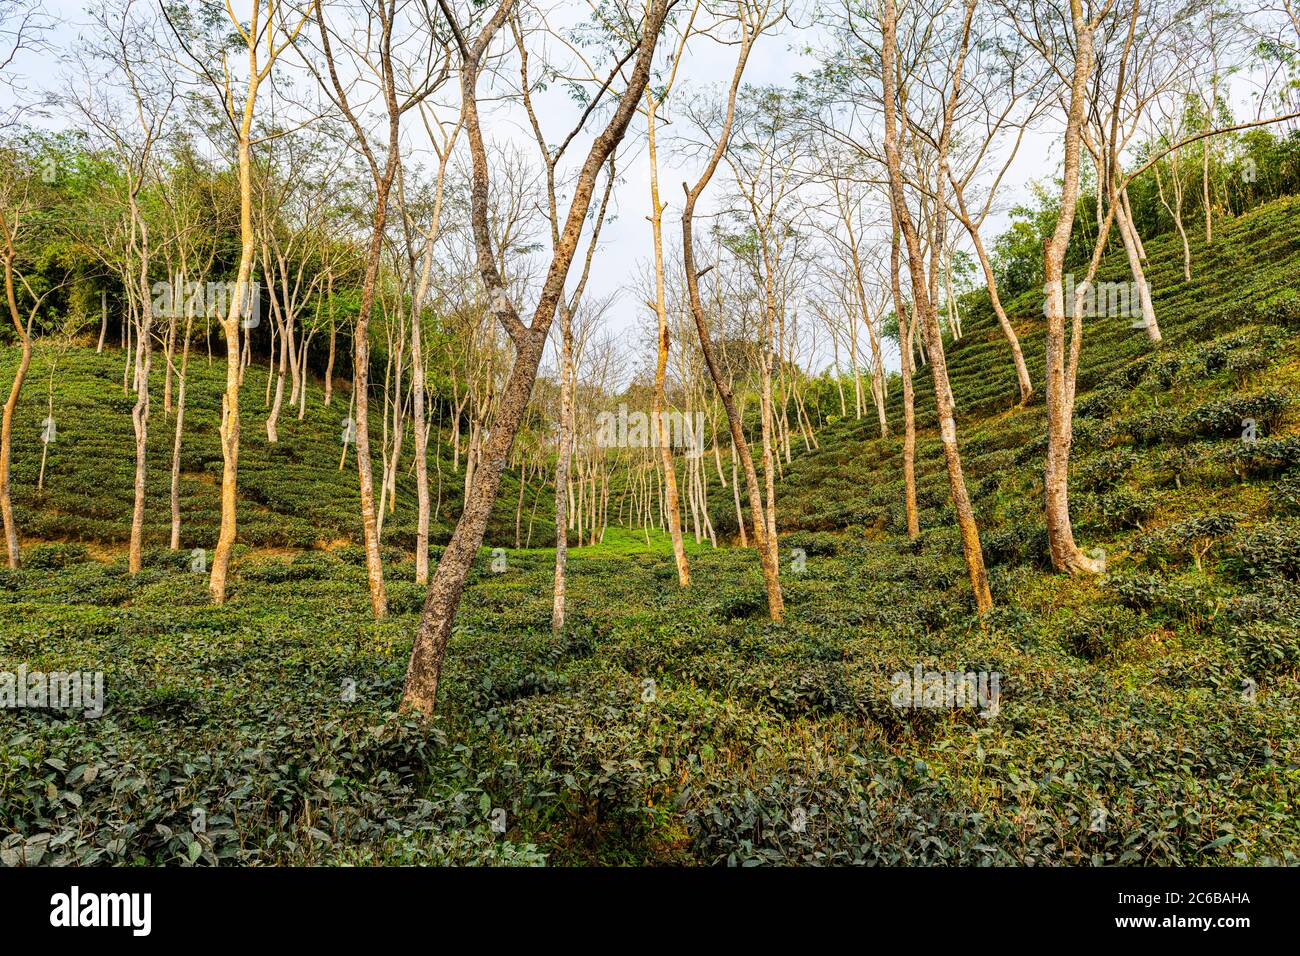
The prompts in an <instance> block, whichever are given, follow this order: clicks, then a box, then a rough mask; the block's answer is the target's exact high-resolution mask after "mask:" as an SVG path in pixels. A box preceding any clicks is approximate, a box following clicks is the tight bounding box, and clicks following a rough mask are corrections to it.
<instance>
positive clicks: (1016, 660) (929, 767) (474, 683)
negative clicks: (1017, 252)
mask: <svg viewBox="0 0 1300 956" xmlns="http://www.w3.org/2000/svg"><path fill="white" fill-rule="evenodd" d="M788 543H789V545H790V546H791V547H802V548H803V549H804V550H805V552H806V554H807V559H806V560H807V564H806V568H805V570H804V571H803V573H801V574H797V575H796V574H794V573H791V574H790V575H789V576H788V577H787V581H786V586H787V594H788V601H789V607H790V615H789V619H788V620H787V621H786V622H785V623H783V624H780V625H774V624H771V623H770V622H768V621H766V620H765V619H764V614H763V592H762V586H761V581H760V579H759V577H758V575H757V572H756V570H755V568H754V562H753V560H752V555H751V554H748V553H746V552H744V551H740V550H720V551H717V552H712V553H699V554H697V555H695V558H694V560H695V571H694V575H693V583H692V587H691V591H690V593H689V594H683V593H679V592H678V591H677V588H676V584H675V582H674V580H673V577H672V565H671V561H670V559H669V556H668V553H667V552H666V550H665V549H664V548H663V547H662V545H661V543H660V542H656V546H657V547H656V548H652V549H645V548H644V547H642V549H641V550H635V549H634V548H633V546H632V545H631V544H629V545H628V547H627V548H626V550H624V551H623V552H622V553H619V552H617V551H615V550H614V549H612V548H609V549H606V551H605V553H602V554H599V555H590V556H589V555H585V554H583V553H581V552H579V553H577V554H575V556H574V558H573V561H572V564H571V567H572V580H571V584H570V595H571V600H572V610H571V617H572V626H571V627H570V629H569V631H568V633H567V634H566V635H565V636H564V637H563V638H562V639H553V638H552V637H551V636H550V633H549V628H548V626H547V625H548V615H549V595H548V589H547V580H548V575H549V560H548V558H549V556H548V555H546V554H544V553H537V552H526V551H525V552H512V553H510V554H509V555H508V557H507V563H506V569H505V570H504V571H502V572H499V573H497V572H494V571H493V570H492V556H491V554H489V553H488V552H484V554H483V555H482V556H481V558H480V560H479V562H478V566H477V567H476V569H475V574H474V579H473V581H472V583H471V586H470V589H469V591H468V593H467V596H466V600H465V604H464V606H463V611H462V616H461V618H460V620H459V622H458V625H457V629H456V633H455V635H454V637H453V639H452V642H451V646H450V649H449V655H448V668H447V672H446V676H445V684H444V688H443V696H442V699H441V705H440V716H439V719H438V721H437V723H436V726H435V728H434V729H433V730H432V731H427V730H423V729H421V727H420V726H419V725H418V724H416V723H414V722H412V721H410V720H406V719H402V718H398V717H393V716H391V712H392V710H393V708H394V706H395V704H396V702H397V700H398V697H399V695H400V690H401V680H402V674H403V671H404V666H405V663H406V656H407V653H408V650H409V641H410V635H411V633H412V631H413V628H414V623H415V617H416V612H417V609H418V605H419V601H420V597H421V595H420V590H419V589H418V588H417V587H416V586H415V585H414V584H411V583H408V580H409V577H410V570H411V568H410V563H409V562H407V561H403V562H399V563H396V564H393V565H391V566H390V568H389V571H390V573H391V575H392V577H393V579H394V582H393V586H392V600H393V605H394V608H395V610H396V612H397V613H396V614H395V615H394V617H393V618H392V619H391V620H390V621H387V622H384V623H380V624H376V623H374V622H372V621H370V620H369V619H368V610H367V606H366V597H365V586H364V569H363V568H362V567H361V566H359V565H358V564H356V563H350V562H348V561H347V560H344V559H342V558H340V557H337V556H335V555H331V554H327V553H325V552H304V553H302V554H300V555H297V556H295V557H293V558H292V559H289V560H285V559H283V558H280V557H274V556H259V555H245V556H244V557H242V558H241V560H240V562H239V564H238V570H237V575H238V580H237V584H236V586H235V588H234V589H233V594H232V602H231V604H230V605H229V606H228V607H227V608H224V609H214V608H212V607H210V606H208V605H207V602H206V599H205V596H204V595H205V592H204V582H203V577H202V576H201V575H196V574H192V573H190V572H189V571H188V570H187V568H186V566H185V565H184V563H182V562H176V561H171V562H169V561H168V556H167V555H166V554H160V553H155V554H152V555H151V557H152V558H153V560H152V561H151V562H150V566H149V568H148V569H147V570H146V571H145V572H143V573H142V574H141V575H140V576H139V577H138V578H136V579H134V580H133V579H132V578H131V577H130V576H129V575H128V574H127V573H126V569H125V567H124V566H123V565H122V564H120V563H114V564H104V563H99V562H94V561H84V560H77V556H76V555H75V554H74V555H65V557H68V558H70V559H71V563H68V564H66V565H65V566H63V567H59V568H49V569H41V568H28V569H25V570H21V571H17V572H4V574H3V578H2V579H0V580H2V583H3V586H4V588H5V589H6V595H5V596H6V598H7V600H6V601H5V602H4V603H3V605H0V631H2V632H3V634H4V638H3V644H2V645H0V659H3V660H4V661H5V662H6V666H7V667H9V668H11V669H12V666H13V665H14V664H15V663H16V662H24V663H25V664H26V665H27V667H28V668H29V670H37V669H40V670H44V671H54V670H64V671H68V670H88V671H89V670H103V671H105V672H106V708H105V712H104V714H103V716H102V717H100V718H98V719H86V718H84V717H82V716H79V715H75V714H57V713H52V712H48V711H36V710H26V711H9V712H5V713H4V715H3V716H0V724H3V727H2V730H3V733H0V740H2V741H3V743H2V744H0V768H2V770H0V808H2V809H0V827H3V829H4V830H6V831H8V832H9V835H8V836H7V837H5V838H3V839H2V840H0V852H3V854H4V859H5V860H6V861H7V862H10V863H14V862H21V861H26V862H38V861H39V862H46V863H48V862H72V861H77V862H101V863H102V862H118V863H184V862H190V861H193V862H197V863H223V864H233V863H259V864H269V863H336V862H349V863H376V862H414V863H425V862H427V863H447V862H475V863H510V864H513V863H534V862H541V861H543V860H545V861H548V862H551V863H556V864H574V863H592V862H601V863H720V862H731V863H756V862H786V863H813V862H823V863H833V862H843V863H849V862H868V863H893V862H902V863H939V862H952V863H1013V862H1015V863H1037V864H1051V863H1088V862H1106V863H1116V862H1118V863H1177V864H1204V863H1214V862H1217V863H1223V862H1234V861H1246V862H1252V863H1257V862H1272V861H1292V860H1294V858H1295V854H1296V850H1297V847H1300V824H1298V822H1297V819H1296V816H1295V813H1294V806H1295V803H1296V800H1297V798H1298V797H1300V793H1298V792H1297V791H1298V790H1300V768H1298V767H1297V766H1296V763H1297V755H1296V754H1293V753H1291V752H1290V750H1289V749H1288V748H1289V747H1290V745H1291V744H1290V742H1291V741H1292V740H1293V739H1294V736H1295V731H1296V723H1295V716H1294V714H1295V711H1294V709H1293V708H1292V707H1290V706H1288V705H1289V703H1290V701H1293V700H1294V699H1295V698H1296V697H1297V695H1300V687H1297V684H1296V681H1295V679H1294V676H1293V675H1283V674H1279V673H1276V671H1273V670H1270V673H1271V675H1272V676H1270V677H1268V678H1267V680H1266V681H1263V682H1262V683H1261V687H1260V690H1259V692H1258V695H1257V696H1256V698H1255V700H1254V701H1253V703H1252V702H1251V701H1250V700H1248V699H1247V698H1246V697H1244V696H1243V694H1242V693H1241V692H1240V690H1239V681H1240V678H1241V675H1243V674H1245V673H1248V672H1252V664H1251V661H1250V658H1249V655H1248V654H1246V653H1244V652H1243V651H1242V649H1240V648H1238V647H1237V646H1236V645H1234V644H1232V643H1231V642H1230V641H1226V640H1225V639H1223V638H1220V637H1218V636H1217V635H1218V632H1217V631H1216V630H1215V629H1214V628H1212V627H1211V628H1188V627H1187V626H1186V625H1185V622H1184V619H1183V618H1182V617H1181V616H1178V615H1174V614H1169V613H1166V612H1163V611H1155V612H1153V611H1146V612H1138V611H1131V612H1128V614H1127V616H1124V617H1122V618H1120V620H1122V621H1123V624H1124V630H1123V633H1124V634H1126V635H1127V637H1125V638H1123V639H1122V640H1121V639H1119V637H1118V634H1119V631H1117V630H1108V629H1107V625H1106V624H1105V622H1102V621H1100V620H1097V621H1095V633H1094V632H1093V631H1086V632H1085V630H1082V629H1081V623H1080V622H1082V621H1085V620H1094V619H1093V618H1091V617H1086V616H1084V615H1082V614H1077V613H1075V612H1073V611H1072V610H1071V608H1080V607H1092V605H1093V602H1094V601H1095V600H1096V599H1097V597H1098V595H1099V593H1101V592H1102V591H1104V590H1105V587H1106V586H1098V585H1095V584H1084V583H1077V582H1071V581H1068V580H1064V579H1060V578H1051V577H1047V576H1045V575H1040V574H1036V573H1034V572H1031V571H1027V570H1022V571H1018V572H1014V573H999V574H998V575H997V580H998V594H997V596H998V598H999V601H1000V604H1001V608H1000V609H999V610H997V611H996V612H994V614H993V615H992V617H991V618H990V619H989V620H988V621H987V623H986V626H985V627H984V628H981V627H980V626H979V624H978V622H977V621H976V620H975V618H974V617H973V616H972V614H971V613H970V607H969V601H968V597H967V594H966V593H965V588H964V586H963V583H962V574H961V566H960V561H959V559H958V558H957V557H956V556H955V554H954V553H953V542H952V541H950V540H948V539H947V538H946V536H943V535H928V536H927V537H926V539H925V541H924V542H923V543H922V544H921V545H920V546H913V545H911V544H908V543H904V542H899V541H895V540H890V541H875V542H868V541H861V540H858V541H853V540H849V539H845V538H842V537H836V536H831V535H809V534H802V535H795V536H791V538H790V539H789V541H788ZM1272 599H1273V600H1275V601H1277V602H1283V603H1286V602H1291V605H1292V610H1293V611H1294V606H1293V605H1294V601H1295V597H1294V594H1293V593H1289V592H1288V593H1283V592H1279V593H1277V594H1274V595H1273V598H1272ZM1130 603H1133V602H1132V601H1130ZM1122 606H1124V607H1127V605H1122ZM1221 616H1222V614H1221ZM1097 635H1101V637H1100V638H1099V637H1098V636H1097ZM1112 636H1113V637H1115V643H1114V646H1111V645H1110V644H1109V643H1108V639H1109V637H1112ZM1087 640H1101V642H1102V643H1103V644H1105V645H1106V653H1107V657H1106V658H1105V660H1103V661H1100V662H1096V661H1093V660H1091V659H1089V658H1088V657H1087V656H1085V655H1084V654H1082V653H1081V652H1080V647H1079V646H1078V643H1079V642H1080V641H1084V642H1085V643H1086V641H1087ZM917 664H920V665H922V666H923V667H924V668H925V669H927V670H930V669H935V670H939V671H950V670H952V671H962V672H966V671H976V672H978V671H986V672H997V673H999V674H1001V675H1002V683H1001V700H1000V707H999V709H998V711H997V713H996V715H995V716H992V717H988V716H985V715H984V713H983V712H980V711H976V710H925V709H915V710H908V709H898V708H895V707H893V706H892V705H891V702H890V692H891V683H890V678H891V675H893V674H894V673H895V672H898V671H911V670H912V668H913V667H914V666H915V665H917ZM1260 673H1261V678H1262V677H1263V676H1264V675H1263V673H1262V672H1260ZM1099 807H1100V808H1103V809H1104V812H1105V814H1106V826H1105V828H1104V830H1094V829H1093V828H1092V825H1093V821H1094V820H1095V815H1096V812H1097V811H1096V808H1099ZM196 820H202V821H203V825H202V826H198V827H196V825H195V821H196ZM494 822H495V823H497V824H498V826H497V828H496V829H494ZM502 826H504V832H503V833H502V832H498V831H499V830H500V829H501V827H502ZM196 829H198V830H199V831H200V832H198V833H197V834H196V833H195V830H196Z"/></svg>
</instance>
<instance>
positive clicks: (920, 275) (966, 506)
mask: <svg viewBox="0 0 1300 956" xmlns="http://www.w3.org/2000/svg"><path fill="white" fill-rule="evenodd" d="M973 6H974V3H973V0H968V3H967V8H966V30H967V31H968V30H969V23H970V19H971V15H972V12H973ZM896 16H897V14H896V11H895V6H894V0H885V15H884V18H883V23H882V41H883V42H882V44H881V65H882V72H883V74H884V102H885V154H886V161H887V165H888V168H889V180H890V192H891V196H892V200H893V208H894V210H895V218H896V220H897V222H898V225H899V228H900V229H901V231H902V234H903V240H904V242H905V243H906V244H907V258H908V271H909V273H910V274H911V279H912V302H913V305H914V307H915V310H916V321H917V322H919V323H920V325H921V335H922V339H923V341H924V343H925V350H926V354H927V355H928V357H929V363H930V375H931V379H932V381H933V383H934V397H935V409H936V411H937V412H938V417H939V437H940V440H941V442H942V444H943V454H944V462H945V464H946V465H947V469H948V488H949V492H950V494H951V497H952V504H953V510H954V511H955V512H956V515H957V527H958V530H959V531H960V533H961V539H962V552H963V555H964V557H965V559H966V570H967V573H968V574H969V576H970V583H971V590H972V592H973V593H974V596H975V606H976V608H978V610H979V612H980V613H981V614H983V613H984V612H986V611H988V610H990V609H991V608H992V607H993V598H992V596H991V594H990V592H989V581H988V573H987V571H986V570H985V567H984V554H983V551H982V550H981V548H980V539H979V528H978V526H977V525H976V523H975V515H974V511H973V510H972V508H971V503H970V496H969V495H968V494H967V491H966V479H965V476H964V474H963V472H962V463H961V452H960V450H959V448H958V446H957V424H956V416H955V408H954V401H953V395H952V387H951V385H950V384H949V382H948V363H947V359H946V358H945V356H944V350H943V338H942V336H941V334H940V331H939V317H938V314H937V313H936V311H935V306H934V301H933V299H932V298H931V295H930V290H929V289H928V288H927V285H926V281H925V276H926V268H925V261H924V257H923V255H922V252H921V243H920V237H919V236H918V235H917V231H916V227H915V225H914V224H913V222H912V218H911V214H910V213H909V212H908V210H907V199H906V194H905V193H904V191H903V172H902V163H901V160H900V157H899V150H898V140H897V131H896V125H897V119H896V109H897V107H896V104H895V101H894V97H895V83H896V77H895V66H894V62H895V57H896V56H897V35H896V30H897V19H896ZM965 51H966V46H965V37H963V44H962V47H961V50H960V52H959V53H958V55H957V60H956V65H955V67H954V68H953V72H952V76H953V83H952V92H951V93H950V95H949V99H948V102H947V105H946V110H945V116H944V127H943V132H942V134H941V136H940V140H939V147H938V151H937V152H938V160H939V164H940V166H942V167H946V164H947V149H948V142H949V131H950V129H951V119H952V112H953V110H954V109H955V105H956V100H957V96H958V91H959V88H960V84H961V71H962V68H963V64H964V61H965ZM945 171H946V169H945ZM938 182H939V186H938V191H939V196H938V198H937V200H936V203H935V208H936V212H935V215H936V216H939V215H941V210H942V209H943V195H942V192H943V184H944V177H943V176H940V177H939V180H938ZM937 265H938V249H937V248H933V249H932V250H931V264H930V278H931V281H932V282H933V281H934V280H935V279H936V278H937V277H936V276H935V274H934V270H935V269H936V268H937Z"/></svg>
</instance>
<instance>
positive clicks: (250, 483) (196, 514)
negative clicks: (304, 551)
mask: <svg viewBox="0 0 1300 956" xmlns="http://www.w3.org/2000/svg"><path fill="white" fill-rule="evenodd" d="M196 348H201V347H196ZM123 360H124V357H123V355H122V353H121V351H120V350H117V349H110V350H106V351H105V353H104V354H102V355H96V354H95V352H94V349H93V348H86V347H82V346H73V347H71V348H69V349H67V350H66V351H65V352H58V351H55V350H53V349H51V348H50V347H49V346H48V344H44V343H38V346H37V350H36V353H35V355H34V357H33V360H32V365H31V369H30V370H29V372H28V379H27V382H26V385H25V387H24V389H23V394H22V400H21V401H20V403H19V406H18V412H17V415H16V416H15V422H14V435H15V439H14V453H13V479H12V487H13V495H14V502H15V510H16V512H17V521H18V527H19V530H20V533H21V535H22V537H23V540H24V541H27V542H29V543H32V544H35V543H39V542H41V541H76V542H85V543H88V544H91V545H98V546H106V547H107V548H108V549H109V550H113V549H114V547H115V546H120V545H121V544H122V543H123V542H125V541H126V540H127V539H128V537H129V535H130V528H131V509H132V502H133V486H132V482H133V475H134V467H135V458H134V454H135V439H134V435H133V432H132V428H131V408H132V405H133V404H134V397H133V396H132V397H128V396H125V395H123V392H122V362H123ZM15 362H16V350H14V349H6V350H4V352H2V353H0V376H3V377H4V380H5V381H9V380H10V376H12V374H13V366H14V364H15ZM52 362H53V363H54V378H53V418H54V420H55V423H56V437H55V441H53V442H52V443H50V445H49V448H48V456H47V461H46V463H45V487H44V490H43V491H37V487H36V486H37V477H38V474H39V471H40V465H41V451H42V444H41V442H40V436H41V432H42V422H43V421H44V420H45V418H46V417H47V415H49V414H50V412H49V408H50V406H49V399H50V394H49V393H50V367H51V363H52ZM162 368H163V358H162V356H161V355H158V356H156V357H155V361H154V371H153V375H152V376H151V390H152V399H151V402H152V410H151V416H150V425H149V428H150V432H149V453H148V455H149V458H148V472H147V486H146V487H147V490H146V509H145V544H146V546H147V547H153V548H159V547H165V546H166V545H167V543H168V540H169V537H170V528H171V523H170V522H171V514H170V505H169V501H170V489H171V456H172V442H173V438H174V433H175V416H174V415H168V414H166V413H165V412H164V409H163V371H162ZM225 374H226V373H225V362H224V357H223V356H220V355H218V356H215V357H213V358H212V360H211V361H210V362H209V360H208V357H207V356H206V354H204V353H203V352H202V351H196V352H195V354H193V355H192V357H191V361H190V368H189V375H190V382H189V387H188V398H187V401H186V408H185V423H184V424H185V430H184V431H185V434H184V440H183V444H182V451H181V492H180V494H181V514H182V525H181V544H182V547H183V548H184V549H185V550H187V551H188V550H189V549H191V548H211V547H212V546H213V545H214V544H215V543H216V540H217V531H218V527H219V521H220V510H219V509H220V484H221V472H222V460H221V441H220V436H219V434H218V428H219V426H220V417H221V393H222V390H223V389H224V387H225ZM266 384H267V369H266V367H265V366H264V365H259V364H253V365H251V366H249V368H248V371H247V373H246V375H245V379H244V385H243V388H242V390H241V393H240V394H241V398H240V426H241V439H242V440H241V447H240V454H239V512H238V527H239V538H238V540H239V542H240V543H241V544H244V545H248V546H251V547H273V548H312V547H316V546H321V545H327V544H330V545H332V544H338V543H342V542H350V543H352V544H354V545H355V544H359V542H360V540H361V505H360V493H359V491H358V487H357V468H356V453H355V450H354V449H353V448H352V447H351V446H349V449H348V452H347V457H346V460H344V458H343V431H344V426H345V424H346V419H347V417H348V416H349V415H350V414H351V412H350V409H349V407H348V402H349V399H348V393H347V392H346V391H342V390H336V392H335V394H334V398H333V401H332V403H331V405H330V407H328V408H327V407H326V406H325V405H324V401H323V398H324V396H323V386H322V384H321V383H320V382H319V381H316V380H311V381H310V383H309V385H308V398H307V411H306V416H305V418H304V419H303V420H302V421H298V420H297V408H296V407H290V406H289V402H288V398H289V394H288V385H287V383H286V387H285V405H284V409H283V411H282V413H281V416H280V421H279V429H278V430H279V441H278V442H277V443H275V444H272V443H270V442H269V441H268V440H267V434H266V426H265V421H266V417H267V414H268V408H267V407H266V403H265V397H266ZM382 417H383V416H382V414H381V412H380V409H379V408H378V402H377V401H376V405H375V406H374V407H373V408H372V412H371V428H370V431H371V436H372V438H371V449H372V452H371V454H372V457H373V460H374V468H375V482H376V494H378V483H379V476H380V470H381V468H382V457H381V451H380V437H381V434H382V430H383V423H382ZM433 427H434V433H433V436H432V438H431V441H430V447H429V486H430V487H429V494H430V499H431V502H432V505H431V507H435V508H436V511H435V514H434V517H433V519H432V521H431V526H430V538H431V540H432V541H433V542H434V543H441V542H444V541H445V540H446V539H447V538H448V537H450V535H451V529H452V528H453V527H454V525H455V522H456V519H457V518H458V517H459V515H460V510H461V497H462V494H463V489H464V482H465V470H464V451H463V447H462V455H461V464H460V468H459V469H455V468H453V462H452V450H451V448H450V446H449V444H443V445H441V446H439V444H438V441H437V422H436V420H435V422H434V426H433ZM444 438H447V435H446V433H444ZM412 447H413V446H412V439H411V428H410V426H409V423H408V426H407V429H406V441H405V450H404V452H403V456H402V460H401V467H400V468H399V473H398V477H397V507H396V509H395V510H394V511H392V512H391V513H390V514H389V515H388V516H387V517H386V518H385V521H384V528H383V544H385V545H389V546H393V547H396V548H400V549H402V550H406V551H410V550H413V549H414V547H415V476H414V472H413V471H412V468H411V462H412ZM340 465H342V467H340ZM539 492H540V497H539ZM518 494H519V480H518V472H517V471H515V472H513V473H512V472H511V471H507V473H506V475H505V476H504V478H503V480H502V491H501V497H500V500H499V501H498V503H497V507H496V509H495V511H494V512H493V517H492V522H491V524H490V526H489V532H488V538H487V540H488V543H490V544H493V545H496V544H501V545H513V544H514V540H515V506H516V504H517V501H518ZM547 500H548V499H547V494H546V493H545V491H544V490H543V489H542V488H540V487H539V486H538V485H537V483H536V482H532V483H530V485H529V487H528V488H527V489H525V509H524V520H523V526H524V531H525V533H526V531H527V527H528V524H529V522H530V521H532V523H533V529H532V530H533V543H534V544H542V543H548V542H550V541H552V540H553V539H554V536H555V523H554V516H553V514H552V516H551V517H550V518H548V517H547V514H548V512H553V510H554V509H553V508H548V507H546V502H547ZM534 502H537V503H538V505H539V506H538V507H537V508H536V510H535V511H534V510H533V507H532V506H533V504H534ZM439 504H440V507H438V506H439Z"/></svg>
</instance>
